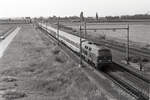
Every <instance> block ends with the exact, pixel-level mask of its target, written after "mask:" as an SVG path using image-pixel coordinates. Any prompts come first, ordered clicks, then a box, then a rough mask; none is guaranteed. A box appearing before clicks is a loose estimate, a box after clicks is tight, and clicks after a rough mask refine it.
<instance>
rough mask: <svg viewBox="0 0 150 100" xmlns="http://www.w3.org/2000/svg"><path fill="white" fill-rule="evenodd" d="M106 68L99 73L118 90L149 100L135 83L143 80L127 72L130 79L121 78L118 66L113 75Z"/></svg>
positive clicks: (121, 70)
mask: <svg viewBox="0 0 150 100" xmlns="http://www.w3.org/2000/svg"><path fill="white" fill-rule="evenodd" d="M41 29H42V28H41ZM48 35H51V34H48ZM51 36H52V35H51ZM52 37H53V38H55V37H54V36H52ZM55 39H56V38H55ZM55 41H56V42H57V40H55ZM70 50H71V49H70ZM74 53H75V52H74ZM115 66H116V67H117V66H118V65H115ZM107 68H108V69H103V70H102V71H100V72H103V74H104V75H105V76H107V77H109V79H111V80H112V81H113V82H114V83H116V84H117V85H118V86H119V87H120V88H122V89H123V90H124V91H126V92H127V93H128V94H130V95H132V96H134V97H135V98H136V99H138V100H149V97H148V91H146V92H142V91H143V89H142V87H141V86H140V84H136V83H137V82H140V81H143V80H141V79H140V78H137V77H136V78H135V76H134V75H132V74H130V73H128V72H126V73H127V74H128V75H130V76H131V77H130V78H128V77H123V76H124V75H123V74H125V73H123V72H124V71H123V69H119V66H118V67H117V68H118V70H117V69H116V71H118V72H119V71H120V73H115V72H113V71H111V70H112V69H111V67H107ZM121 72H122V73H121ZM128 75H127V76H128ZM118 76H119V77H118ZM134 78H135V79H134ZM132 79H134V80H136V81H134V82H132V81H131V80H132ZM144 83H145V82H144ZM133 85H135V86H133Z"/></svg>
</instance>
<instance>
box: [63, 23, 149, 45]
mask: <svg viewBox="0 0 150 100" xmlns="http://www.w3.org/2000/svg"><path fill="white" fill-rule="evenodd" d="M62 24H63V25H65V26H68V27H72V28H74V29H76V30H79V25H80V23H62ZM128 24H129V36H130V42H134V43H137V44H141V45H142V46H145V45H148V44H149V45H150V39H149V37H150V22H132V23H131V22H130V23H125V22H122V23H87V28H127V25H128ZM82 26H83V27H84V24H83V25H82ZM87 34H88V35H92V36H95V37H98V36H104V35H105V37H106V39H113V40H116V41H117V40H118V41H120V42H125V41H126V39H127V30H87Z"/></svg>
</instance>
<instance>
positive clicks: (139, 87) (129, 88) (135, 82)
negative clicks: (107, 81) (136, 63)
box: [103, 63, 150, 100]
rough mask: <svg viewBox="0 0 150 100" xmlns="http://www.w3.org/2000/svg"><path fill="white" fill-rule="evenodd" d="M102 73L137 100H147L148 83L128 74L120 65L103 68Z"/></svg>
mask: <svg viewBox="0 0 150 100" xmlns="http://www.w3.org/2000/svg"><path fill="white" fill-rule="evenodd" d="M103 72H104V74H105V75H107V76H108V77H110V78H111V79H112V80H113V81H114V82H115V83H116V84H118V85H120V87H122V88H123V89H124V90H125V91H126V92H128V93H129V94H131V95H133V96H134V97H135V98H137V99H138V100H149V92H150V90H149V83H147V82H145V81H144V80H142V79H141V78H139V77H137V76H135V75H133V74H132V73H129V72H128V71H126V70H125V69H123V68H122V67H120V65H117V64H115V63H114V64H113V65H112V66H110V67H105V68H103Z"/></svg>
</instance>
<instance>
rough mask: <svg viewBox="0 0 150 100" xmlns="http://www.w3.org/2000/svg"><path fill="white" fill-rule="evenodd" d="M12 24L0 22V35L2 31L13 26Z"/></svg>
mask: <svg viewBox="0 0 150 100" xmlns="http://www.w3.org/2000/svg"><path fill="white" fill-rule="evenodd" d="M13 26H14V25H13V24H0V35H1V34H3V32H5V31H7V30H8V29H10V28H11V27H13Z"/></svg>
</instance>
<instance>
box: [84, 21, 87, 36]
mask: <svg viewBox="0 0 150 100" xmlns="http://www.w3.org/2000/svg"><path fill="white" fill-rule="evenodd" d="M84 28H85V30H84V33H85V34H84V38H86V35H87V31H86V19H85V20H84Z"/></svg>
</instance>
